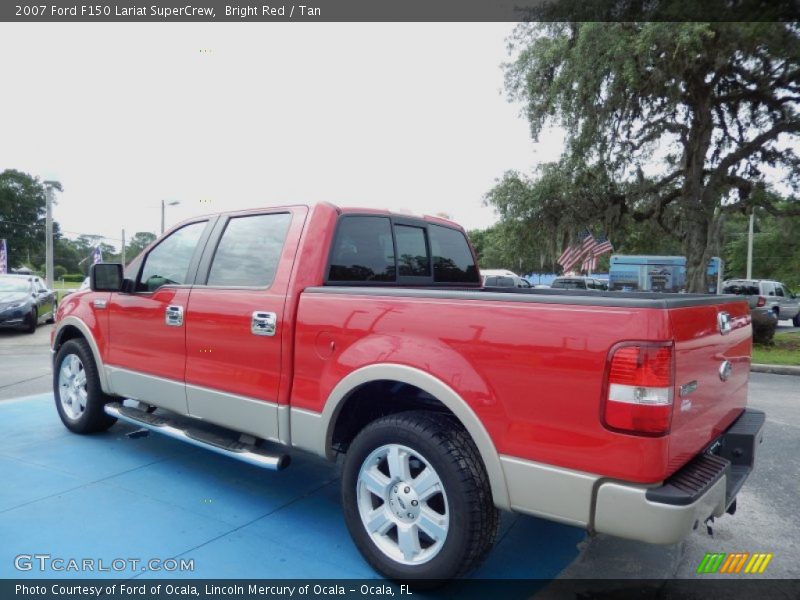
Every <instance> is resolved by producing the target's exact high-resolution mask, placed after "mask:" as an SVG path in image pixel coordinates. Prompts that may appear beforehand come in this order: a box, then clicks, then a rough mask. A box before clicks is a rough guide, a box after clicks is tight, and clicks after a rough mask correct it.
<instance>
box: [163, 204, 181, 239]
mask: <svg viewBox="0 0 800 600" xmlns="http://www.w3.org/2000/svg"><path fill="white" fill-rule="evenodd" d="M176 204H180V202H179V201H178V200H170V201H169V202H165V201H164V200H162V201H161V233H162V234H163V233H164V207H165V206H175V205H176Z"/></svg>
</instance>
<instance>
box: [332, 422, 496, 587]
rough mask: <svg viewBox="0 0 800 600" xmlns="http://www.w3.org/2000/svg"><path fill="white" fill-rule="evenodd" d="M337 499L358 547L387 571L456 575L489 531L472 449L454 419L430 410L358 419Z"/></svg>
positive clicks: (473, 560)
mask: <svg viewBox="0 0 800 600" xmlns="http://www.w3.org/2000/svg"><path fill="white" fill-rule="evenodd" d="M342 505H343V510H344V515H345V521H346V522H347V527H348V529H349V530H350V534H351V535H352V537H353V540H354V541H355V543H356V546H357V547H358V549H359V551H360V552H361V553H362V555H363V556H364V558H365V559H366V560H367V561H368V562H369V563H370V564H371V565H372V566H373V567H374V568H375V569H376V570H377V571H379V572H380V573H382V574H384V575H386V576H388V577H390V578H393V579H420V580H446V579H452V578H454V577H458V576H460V575H463V574H465V573H467V572H469V571H471V570H472V569H474V568H475V567H477V566H478V565H479V564H480V563H481V561H482V560H483V559H484V557H485V556H486V554H487V553H488V551H489V550H490V549H491V547H492V545H493V543H494V538H495V534H496V532H497V522H498V511H497V509H496V508H495V507H494V505H493V503H492V497H491V491H490V488H489V480H488V477H487V475H486V471H485V469H484V467H483V463H482V461H481V458H480V455H479V454H478V451H477V449H476V448H475V445H474V443H473V442H472V439H471V438H470V437H469V435H468V434H467V433H466V432H465V431H464V430H463V429H462V428H461V427H460V425H459V424H458V423H457V422H456V421H455V420H454V419H452V418H451V417H449V416H447V415H442V414H438V413H429V412H421V411H420V412H417V411H414V412H405V413H399V414H395V415H389V416H387V417H383V418H381V419H379V420H377V421H374V422H373V423H371V424H370V425H368V426H367V427H365V428H364V429H363V430H362V431H361V432H360V433H359V434H358V436H357V437H356V439H355V440H354V441H353V443H352V444H351V446H350V449H349V450H348V452H347V455H346V456H345V463H344V472H343V476H342Z"/></svg>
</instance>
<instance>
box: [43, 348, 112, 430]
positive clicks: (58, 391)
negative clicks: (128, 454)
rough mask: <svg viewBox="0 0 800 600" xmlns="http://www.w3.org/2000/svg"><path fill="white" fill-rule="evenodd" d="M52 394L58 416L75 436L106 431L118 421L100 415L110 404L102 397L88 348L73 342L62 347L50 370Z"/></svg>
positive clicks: (104, 395) (110, 398)
mask: <svg viewBox="0 0 800 600" xmlns="http://www.w3.org/2000/svg"><path fill="white" fill-rule="evenodd" d="M53 392H54V395H55V400H56V409H57V410H58V416H59V417H61V422H62V423H64V426H65V427H66V428H67V429H69V430H70V431H72V432H75V433H95V432H97V431H105V430H106V429H108V428H109V427H111V426H112V425H113V424H114V423H115V422H116V421H117V420H116V419H115V418H114V417H110V416H108V415H107V414H106V413H105V412H104V411H103V406H104V405H105V404H106V403H107V402H109V401H111V400H112V397H111V396H108V395H107V394H105V393H103V390H102V389H101V387H100V379H99V377H98V376H97V365H96V364H95V362H94V357H93V356H92V351H91V349H90V348H89V344H87V343H86V341H85V340H82V339H72V340H69V341H67V342H64V344H63V345H62V346H61V348H60V349H59V350H58V354H56V360H55V362H54V368H53Z"/></svg>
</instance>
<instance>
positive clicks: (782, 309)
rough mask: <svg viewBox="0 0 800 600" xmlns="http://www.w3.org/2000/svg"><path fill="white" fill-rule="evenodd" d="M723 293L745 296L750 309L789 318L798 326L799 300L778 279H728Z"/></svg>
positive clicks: (799, 318) (799, 322) (799, 324)
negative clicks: (766, 311)
mask: <svg viewBox="0 0 800 600" xmlns="http://www.w3.org/2000/svg"><path fill="white" fill-rule="evenodd" d="M722 293H723V294H734V295H736V296H746V297H747V299H748V302H749V304H750V308H752V309H762V310H768V311H770V312H772V313H773V314H774V315H775V318H776V319H791V320H792V323H793V324H794V326H795V327H800V300H798V298H797V295H796V294H794V293H792V292H791V291H789V288H787V287H786V286H785V285H783V284H782V283H781V282H780V281H774V280H771V279H728V280H726V281H725V282H723V284H722Z"/></svg>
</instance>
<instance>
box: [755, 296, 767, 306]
mask: <svg viewBox="0 0 800 600" xmlns="http://www.w3.org/2000/svg"><path fill="white" fill-rule="evenodd" d="M766 305H767V299H766V298H764V296H759V297H758V302H756V306H766Z"/></svg>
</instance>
